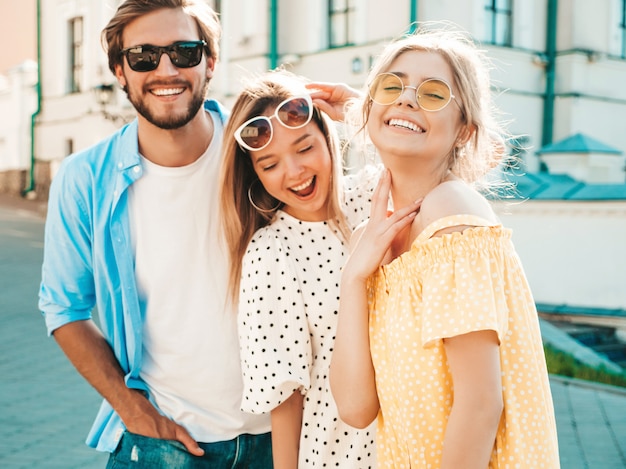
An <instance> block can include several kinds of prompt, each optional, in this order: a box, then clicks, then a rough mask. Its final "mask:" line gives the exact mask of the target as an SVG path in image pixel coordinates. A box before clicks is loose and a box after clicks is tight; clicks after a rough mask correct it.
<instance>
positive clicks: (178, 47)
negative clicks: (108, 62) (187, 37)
mask: <svg viewBox="0 0 626 469" xmlns="http://www.w3.org/2000/svg"><path fill="white" fill-rule="evenodd" d="M206 45H207V44H206V42H204V41H179V42H175V43H173V44H170V45H169V46H163V47H160V46H153V45H152V44H140V45H138V46H132V47H128V48H126V49H123V50H122V51H121V52H120V55H122V56H124V57H126V60H127V61H128V66H129V67H130V69H131V70H133V71H135V72H151V71H152V70H155V69H156V68H157V67H158V66H159V62H160V61H161V56H162V55H163V54H167V56H168V57H169V58H170V60H171V62H172V63H173V64H174V65H175V66H177V67H179V68H190V67H195V66H196V65H198V64H199V63H200V61H201V60H202V52H203V50H204V48H205V47H206Z"/></svg>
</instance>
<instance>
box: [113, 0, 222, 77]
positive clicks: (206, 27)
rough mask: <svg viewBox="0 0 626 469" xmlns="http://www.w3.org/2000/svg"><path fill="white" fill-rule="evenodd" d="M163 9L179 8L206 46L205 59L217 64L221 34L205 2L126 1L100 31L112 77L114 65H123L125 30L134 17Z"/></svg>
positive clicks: (184, 0) (168, 0) (220, 28)
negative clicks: (187, 16) (195, 28)
mask: <svg viewBox="0 0 626 469" xmlns="http://www.w3.org/2000/svg"><path fill="white" fill-rule="evenodd" d="M163 8H171V9H175V8H182V9H183V11H184V12H185V13H186V14H188V15H189V16H191V17H192V18H193V19H194V21H195V22H196V25H197V27H198V34H199V35H200V39H202V40H204V41H205V42H206V43H207V46H206V51H207V52H206V53H207V55H208V57H210V58H212V59H213V60H214V62H217V60H218V57H219V51H220V49H219V40H220V36H221V34H222V27H221V25H220V21H219V18H218V16H217V13H216V12H215V11H214V10H213V9H212V8H211V6H210V5H209V4H208V3H207V2H206V1H205V0H126V1H125V2H123V3H122V4H121V5H120V6H119V7H118V9H117V11H116V12H115V14H114V15H113V18H111V20H110V21H109V23H108V24H107V25H106V26H105V28H104V29H103V30H102V36H101V40H102V46H103V47H104V50H105V51H106V52H107V54H108V57H109V69H110V70H111V72H112V73H113V75H115V66H116V65H120V64H121V63H122V56H121V55H120V52H121V51H122V48H123V47H124V42H123V39H124V38H123V36H124V28H126V26H127V25H128V24H129V23H131V22H132V21H134V20H136V19H137V18H139V17H141V16H143V15H145V14H147V13H151V12H153V11H156V10H161V9H163Z"/></svg>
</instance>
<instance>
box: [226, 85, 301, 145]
mask: <svg viewBox="0 0 626 469" xmlns="http://www.w3.org/2000/svg"><path fill="white" fill-rule="evenodd" d="M311 117H313V101H312V100H311V96H309V95H308V94H306V95H303V96H294V97H291V98H287V99H285V100H284V101H283V102H281V103H280V104H279V105H278V106H276V109H275V110H274V113H273V114H272V115H271V116H256V117H253V118H251V119H249V120H247V121H246V122H244V123H243V124H241V125H240V126H239V127H238V128H237V130H235V140H237V143H238V144H239V146H240V147H241V148H243V149H245V150H248V151H258V150H262V149H263V148H265V147H267V146H268V145H269V144H270V142H271V141H272V137H273V136H274V129H273V127H272V121H271V120H272V118H276V120H277V121H278V122H280V124H281V125H282V126H284V127H286V128H288V129H300V128H302V127H304V126H305V125H307V124H308V123H309V122H311Z"/></svg>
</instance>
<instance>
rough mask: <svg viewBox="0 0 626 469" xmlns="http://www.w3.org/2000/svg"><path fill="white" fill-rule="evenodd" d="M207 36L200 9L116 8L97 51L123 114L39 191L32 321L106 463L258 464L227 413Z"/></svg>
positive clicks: (259, 455) (248, 433) (258, 419)
mask: <svg viewBox="0 0 626 469" xmlns="http://www.w3.org/2000/svg"><path fill="white" fill-rule="evenodd" d="M220 33H221V29H220V25H219V22H218V19H217V15H216V14H215V12H214V11H213V10H212V9H211V8H210V7H209V6H208V5H207V4H206V3H205V2H204V1H203V0H126V1H125V2H123V3H122V4H121V5H120V7H119V8H118V10H117V12H116V13H115V15H114V17H113V18H112V19H111V21H110V22H109V24H108V25H107V27H106V28H105V30H104V31H103V42H106V45H107V48H108V56H109V67H110V68H111V71H112V72H113V73H114V74H115V76H116V78H117V80H118V82H119V84H120V85H121V86H122V87H123V88H124V90H125V91H126V93H127V95H128V99H129V100H130V102H131V103H132V104H133V106H134V107H135V108H136V110H137V113H138V118H137V119H136V120H135V121H133V122H131V123H130V124H128V125H127V126H125V127H123V128H122V129H121V130H120V131H118V132H116V133H115V134H113V135H112V136H110V137H109V138H107V139H105V140H104V141H102V142H100V143H98V144H96V145H95V146H93V147H91V148H89V149H87V150H85V151H82V152H80V153H78V154H75V155H73V156H70V157H69V158H67V159H66V160H65V161H64V163H63V165H62V168H61V170H60V171H59V173H58V174H57V176H56V177H55V179H54V182H53V184H52V187H51V191H50V199H49V206H48V219H47V223H46V241H45V242H46V246H45V253H44V262H43V273H42V284H41V291H40V303H39V304H40V309H41V310H42V311H43V313H44V315H45V318H46V323H47V327H48V331H49V333H50V334H53V336H54V338H55V339H56V341H57V342H58V344H59V345H60V346H61V348H62V349H63V351H64V352H65V353H66V355H67V356H68V357H69V359H70V360H71V362H72V363H73V364H74V366H75V367H76V368H77V369H78V371H79V372H80V373H81V374H82V375H83V376H84V377H85V379H87V381H88V382H89V383H90V384H91V385H92V386H93V387H94V388H95V389H96V390H97V391H98V392H99V393H100V394H101V395H102V396H103V397H104V399H105V401H104V402H103V405H102V407H101V409H100V413H99V414H98V417H97V419H96V421H95V423H94V425H93V428H92V430H91V432H90V434H89V437H88V440H87V443H88V444H89V445H90V446H93V447H95V448H97V449H98V450H101V451H109V452H111V453H112V454H111V456H110V460H109V467H121V466H123V467H126V464H130V463H131V462H132V463H133V467H138V468H140V467H143V468H150V469H155V468H157V469H158V468H172V467H176V468H188V467H189V468H191V467H193V468H204V467H206V468H209V467H210V468H212V469H213V468H222V467H224V468H225V467H228V468H234V467H237V468H243V467H245V468H267V467H271V439H270V434H269V429H270V428H269V427H270V426H269V419H268V418H267V416H255V415H251V414H245V413H243V412H241V411H240V403H241V394H242V379H241V371H240V365H239V363H240V361H239V348H238V342H237V331H236V314H235V311H234V310H233V307H232V305H229V304H228V301H227V298H226V291H227V285H226V282H227V279H228V269H227V264H226V259H225V254H226V249H224V248H222V246H221V243H220V233H219V231H220V226H219V218H218V200H217V188H218V181H217V177H218V169H219V153H220V147H221V142H222V132H223V128H224V120H225V118H226V117H225V111H224V109H223V108H222V107H221V105H220V104H219V103H217V102H216V101H213V100H208V101H205V95H206V93H207V89H208V84H209V81H210V79H211V78H212V76H213V73H214V68H215V63H216V61H217V57H218V40H219V36H220ZM94 307H97V310H98V313H99V323H100V328H98V327H96V325H95V323H94V322H93V321H92V316H91V311H92V309H93V308H94Z"/></svg>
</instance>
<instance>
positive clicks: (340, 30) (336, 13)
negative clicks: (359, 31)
mask: <svg viewBox="0 0 626 469" xmlns="http://www.w3.org/2000/svg"><path fill="white" fill-rule="evenodd" d="M328 16H329V22H330V28H329V39H328V44H329V46H330V47H341V46H347V45H352V44H354V37H353V36H354V19H355V16H356V12H355V7H354V0H329V2H328Z"/></svg>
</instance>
